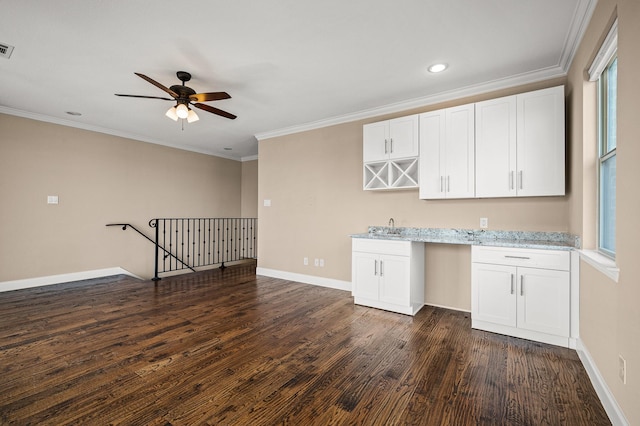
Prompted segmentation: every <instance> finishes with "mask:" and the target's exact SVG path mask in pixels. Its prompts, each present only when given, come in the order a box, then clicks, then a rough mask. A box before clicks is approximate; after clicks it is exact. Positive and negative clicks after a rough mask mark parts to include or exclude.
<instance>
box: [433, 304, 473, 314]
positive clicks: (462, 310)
mask: <svg viewBox="0 0 640 426" xmlns="http://www.w3.org/2000/svg"><path fill="white" fill-rule="evenodd" d="M424 306H433V307H434V308H443V309H449V310H451V311H459V312H467V313H471V311H470V310H469V309H462V308H454V307H452V306H447V305H438V304H435V303H429V302H425V304H424Z"/></svg>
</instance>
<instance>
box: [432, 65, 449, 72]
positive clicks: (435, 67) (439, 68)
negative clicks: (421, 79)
mask: <svg viewBox="0 0 640 426" xmlns="http://www.w3.org/2000/svg"><path fill="white" fill-rule="evenodd" d="M447 67H448V65H447V64H433V65H431V66H430V67H429V72H433V73H437V72H442V71H444V70H446V69H447Z"/></svg>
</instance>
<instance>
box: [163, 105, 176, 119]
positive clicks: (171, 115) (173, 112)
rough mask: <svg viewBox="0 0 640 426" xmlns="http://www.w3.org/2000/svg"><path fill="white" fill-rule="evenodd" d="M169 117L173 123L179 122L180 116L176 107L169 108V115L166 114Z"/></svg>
mask: <svg viewBox="0 0 640 426" xmlns="http://www.w3.org/2000/svg"><path fill="white" fill-rule="evenodd" d="M165 115H166V116H167V117H169V118H170V119H172V120H173V121H178V114H176V107H174V106H172V107H171V108H169V110H168V111H167V113H166V114H165Z"/></svg>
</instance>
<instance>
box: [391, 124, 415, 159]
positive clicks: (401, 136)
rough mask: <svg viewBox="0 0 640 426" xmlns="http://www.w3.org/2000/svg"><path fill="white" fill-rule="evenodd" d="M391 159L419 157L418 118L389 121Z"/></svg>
mask: <svg viewBox="0 0 640 426" xmlns="http://www.w3.org/2000/svg"><path fill="white" fill-rule="evenodd" d="M388 148H389V158H390V159H392V160H393V159H398V158H407V157H417V156H418V151H419V149H418V116H417V115H410V116H408V117H400V118H395V119H393V120H389V147H388Z"/></svg>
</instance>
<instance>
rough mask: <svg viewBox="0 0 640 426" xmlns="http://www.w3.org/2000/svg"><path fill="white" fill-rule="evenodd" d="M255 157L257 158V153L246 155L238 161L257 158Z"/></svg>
mask: <svg viewBox="0 0 640 426" xmlns="http://www.w3.org/2000/svg"><path fill="white" fill-rule="evenodd" d="M257 159H258V154H256V155H248V156H246V157H242V158H241V159H240V161H242V162H243V163H244V162H245V161H253V160H257Z"/></svg>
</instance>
